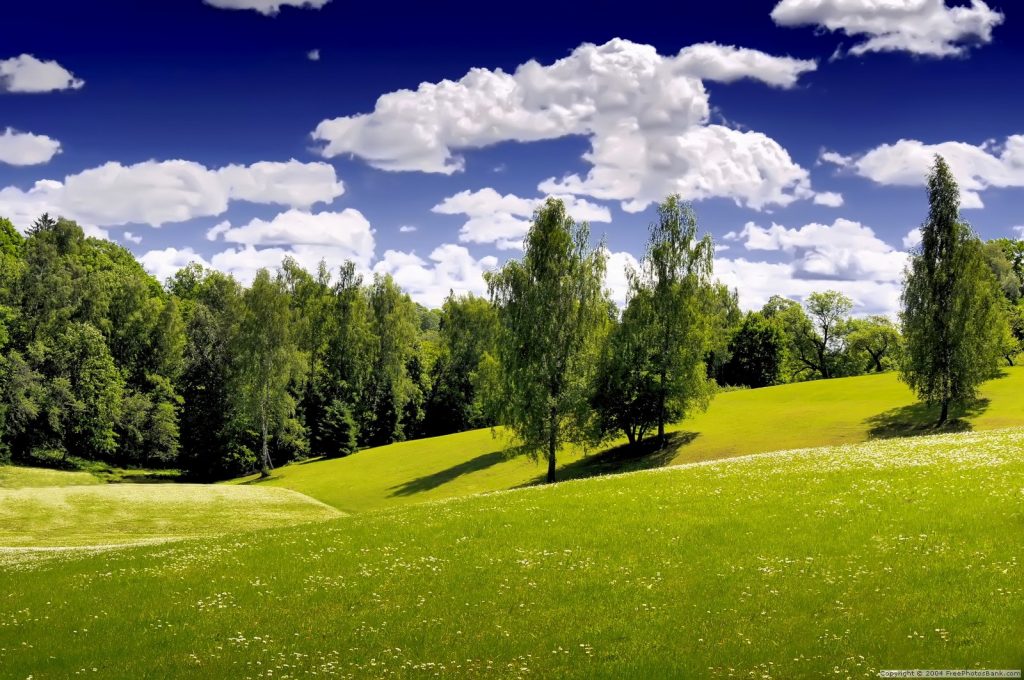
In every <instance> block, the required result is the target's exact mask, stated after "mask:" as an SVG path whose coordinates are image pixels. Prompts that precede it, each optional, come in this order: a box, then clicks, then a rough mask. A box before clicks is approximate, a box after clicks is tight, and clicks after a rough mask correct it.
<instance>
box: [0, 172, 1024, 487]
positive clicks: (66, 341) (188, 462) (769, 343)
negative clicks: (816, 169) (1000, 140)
mask: <svg viewBox="0 0 1024 680" xmlns="http://www.w3.org/2000/svg"><path fill="white" fill-rule="evenodd" d="M929 192H930V197H931V212H930V216H929V218H928V220H927V221H926V223H925V226H924V227H923V229H922V233H923V237H924V238H923V244H922V246H921V248H920V249H918V251H916V252H915V253H914V254H913V255H912V258H911V266H910V269H909V276H908V281H907V286H906V290H905V294H904V313H903V316H902V320H901V321H902V323H901V325H902V327H903V329H904V330H905V332H906V333H907V336H906V340H904V337H903V336H902V335H901V330H900V325H897V323H895V322H894V321H893V320H892V319H889V318H887V317H882V316H870V317H864V318H860V317H856V318H855V317H852V316H851V311H852V309H853V301H852V300H850V299H849V298H848V297H846V296H845V295H843V294H841V293H839V292H836V291H830V290H824V291H821V292H817V293H813V294H811V295H809V296H808V297H807V299H806V300H804V301H803V303H800V302H797V301H794V300H790V299H787V298H785V297H781V296H775V297H772V298H771V299H770V300H768V301H767V303H766V304H765V305H764V306H763V307H762V308H761V309H759V310H755V311H749V312H746V313H743V312H742V311H741V310H740V307H739V304H738V301H737V294H736V291H731V290H729V289H727V288H726V287H725V286H723V285H721V284H720V283H717V282H716V281H715V278H714V272H713V271H712V261H713V255H714V246H713V244H712V242H711V240H710V238H709V237H707V236H702V235H701V233H700V230H699V228H698V224H697V218H696V215H695V213H694V212H693V209H692V208H691V207H690V206H689V205H688V204H686V203H684V202H682V201H680V200H679V199H678V198H676V197H670V198H669V199H667V200H666V201H665V202H664V203H663V204H662V205H661V206H660V207H659V211H658V216H657V220H656V221H655V223H654V224H653V225H652V226H651V230H650V238H649V242H648V246H647V251H646V254H645V256H644V257H643V259H642V261H641V263H640V267H639V269H637V270H636V271H630V272H628V280H629V288H628V294H627V301H626V304H625V306H624V308H623V309H621V310H619V309H616V307H615V305H614V304H613V303H612V302H611V300H610V298H609V296H608V292H607V291H606V290H605V289H604V287H603V281H604V274H605V271H604V270H605V260H604V258H605V250H604V249H603V248H602V247H600V246H599V247H594V246H593V245H592V243H591V239H590V234H589V230H588V228H587V226H586V224H576V223H574V222H573V220H572V219H571V218H570V217H568V215H567V214H566V211H565V207H564V206H563V205H562V203H561V202H559V201H557V200H549V201H548V202H547V203H546V204H545V205H543V206H542V207H541V208H539V209H538V211H537V212H536V214H535V215H534V221H533V226H532V228H531V230H530V232H529V234H528V235H527V237H526V239H525V242H524V256H523V257H522V259H520V260H515V259H513V260H510V261H509V262H508V263H507V264H506V265H505V266H504V267H503V268H502V269H501V270H499V271H496V272H492V273H491V274H489V275H488V286H489V292H490V295H489V297H487V298H482V297H476V296H473V295H464V296H455V295H450V296H449V297H448V299H447V300H445V302H444V304H443V305H442V307H441V308H440V309H427V308H425V307H423V306H421V305H418V304H416V303H414V302H413V301H412V300H411V299H410V297H409V296H408V295H407V294H406V293H404V292H403V291H402V290H401V289H400V288H399V287H398V286H397V285H396V283H395V282H394V281H393V280H392V279H391V278H389V277H387V276H380V275H377V276H374V277H373V278H364V277H363V276H362V275H361V274H360V273H359V272H358V271H357V270H356V267H355V265H354V264H352V263H346V264H345V265H344V266H342V267H340V268H339V269H338V270H337V271H330V270H329V269H328V268H327V267H326V266H325V265H323V264H321V266H320V267H319V268H318V269H317V271H315V272H308V271H306V270H304V269H303V268H302V267H301V266H299V265H298V263H297V262H295V261H294V260H290V259H286V260H285V261H284V262H283V263H282V264H281V266H280V268H279V269H278V270H277V271H276V272H268V271H265V270H264V271H260V272H259V274H258V275H257V276H256V278H255V280H254V281H253V283H252V284H251V285H250V286H248V287H244V286H242V285H241V284H240V283H239V282H238V281H236V280H234V279H233V278H231V277H230V276H228V275H225V274H223V273H220V272H218V271H212V270H208V269H204V268H202V267H200V266H198V265H190V266H188V267H185V268H184V269H182V270H180V271H179V272H177V273H176V274H175V275H174V276H173V277H171V278H170V279H169V280H168V281H166V282H163V283H161V282H158V281H157V280H155V279H154V278H153V277H152V276H150V275H149V274H148V273H147V272H146V271H145V270H144V269H143V268H142V266H141V265H140V264H139V263H138V261H137V260H136V259H135V258H134V257H133V256H132V255H131V253H130V252H129V251H127V250H126V249H124V248H122V247H120V246H118V245H116V244H114V243H112V242H109V241H104V240H98V239H94V238H86V237H85V236H84V234H83V232H82V229H81V228H79V227H78V225H76V224H75V223H74V222H71V221H68V220H65V219H53V218H51V217H49V216H47V215H43V216H42V217H40V218H39V219H38V220H37V221H36V222H35V224H33V225H30V226H29V228H28V229H26V230H25V233H24V235H22V233H21V232H19V231H18V230H17V229H15V227H14V225H13V224H11V223H10V222H9V221H6V220H0V458H2V459H8V460H10V459H13V460H16V461H26V462H28V461H31V462H34V463H37V464H49V465H73V464H75V463H76V461H81V460H83V459H84V460H100V461H106V462H109V463H113V464H117V465H124V466H151V467H178V468H180V469H182V470H183V471H184V472H185V473H186V474H187V475H190V476H192V477H195V478H201V479H218V478H225V477H230V476H234V475H239V474H242V473H246V472H250V471H255V470H261V471H262V472H263V474H269V472H270V471H271V469H272V468H273V466H274V465H280V464H281V463H285V462H288V461H292V460H297V459H302V458H306V457H310V456H342V455H347V454H350V453H352V452H354V451H355V450H357V449H358V448H360V447H366V446H375V445H381V444H387V443H390V442H395V441H400V440H403V439H410V438H416V437H423V436H433V435H441V434H446V433H450V432H456V431H461V430H466V429H471V428H479V427H488V426H495V425H505V426H507V428H506V429H505V430H504V431H505V432H506V433H508V434H509V435H510V439H509V447H510V449H514V450H516V451H519V452H523V453H528V454H531V455H534V456H535V457H537V458H541V459H544V460H546V461H547V462H548V464H549V479H553V477H554V469H555V455H556V451H557V450H558V448H559V447H560V446H561V445H562V444H564V443H567V442H573V443H576V444H580V445H584V446H586V445H590V444H596V443H599V442H602V441H604V440H607V439H609V438H612V437H619V436H624V437H626V438H627V439H628V440H629V441H630V442H636V441H640V440H643V439H644V437H646V436H649V435H651V434H656V435H659V436H664V428H665V425H666V424H667V423H671V422H674V421H676V420H678V419H679V418H681V417H684V416H685V415H686V414H688V413H691V412H693V411H695V410H700V409H703V408H705V407H706V406H707V404H708V403H709V401H710V399H711V397H712V395H713V394H714V391H715V390H716V389H720V388H727V387H764V386H770V385H776V384H780V383H785V382H794V381H803V380H813V379H819V378H834V377H841V376H849V375H856V374H861V373H868V372H880V371H886V370H890V369H895V368H900V369H901V374H902V375H903V376H904V379H905V380H906V381H907V382H908V384H910V385H911V386H912V387H913V388H914V389H915V390H917V392H918V393H919V394H920V395H921V397H922V399H924V400H925V401H928V402H934V403H938V404H941V405H942V406H943V413H945V412H946V409H947V408H948V406H949V403H951V402H955V401H957V400H964V399H969V398H971V397H972V396H973V394H974V388H975V386H976V385H977V383H978V382H979V381H980V380H982V379H984V378H985V377H988V376H991V375H992V374H993V373H994V371H995V370H996V369H997V364H998V363H999V362H1000V361H1005V362H1008V363H1012V362H1013V361H1014V360H1015V357H1016V355H1017V354H1018V353H1019V351H1020V347H1021V341H1022V338H1024V315H1022V313H1021V309H1022V308H1021V293H1022V275H1024V246H1022V244H1021V243H1020V242H1018V241H1012V240H1008V239H997V240H995V241H990V242H988V243H985V244H983V243H982V242H981V241H980V240H979V239H978V238H977V237H976V236H975V235H974V234H973V232H971V231H970V229H969V227H967V226H966V225H965V224H964V223H963V222H962V221H961V220H960V217H959V209H958V202H957V201H958V199H957V189H956V185H955V183H954V182H953V181H952V178H951V177H950V176H949V173H948V168H946V167H945V165H944V164H943V163H942V162H941V160H940V161H938V163H937V165H936V169H935V170H934V172H933V174H932V178H931V183H930V185H929ZM951 300H952V301H954V302H955V303H954V304H949V301H951Z"/></svg>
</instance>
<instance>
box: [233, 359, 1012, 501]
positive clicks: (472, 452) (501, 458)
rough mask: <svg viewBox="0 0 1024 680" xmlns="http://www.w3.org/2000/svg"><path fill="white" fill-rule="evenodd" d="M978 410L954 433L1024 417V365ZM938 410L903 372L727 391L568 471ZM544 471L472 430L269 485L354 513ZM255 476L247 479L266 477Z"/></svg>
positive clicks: (752, 449) (911, 425)
mask: <svg viewBox="0 0 1024 680" xmlns="http://www.w3.org/2000/svg"><path fill="white" fill-rule="evenodd" d="M981 397H982V398H981V400H980V401H979V403H978V404H977V405H976V406H974V407H973V408H970V409H966V410H961V411H958V412H954V413H953V414H952V417H953V420H952V422H950V423H949V425H948V426H947V428H946V431H959V430H970V429H974V430H988V429H996V428H1005V427H1011V426H1020V425H1024V368H1022V367H1011V368H1009V369H1007V370H1006V374H1005V375H1004V377H1002V378H998V379H996V380H992V381H990V382H988V383H986V384H985V385H984V387H983V389H982V394H981ZM937 417H938V411H937V410H934V409H927V408H924V407H922V406H920V405H919V404H917V403H916V400H915V399H914V396H913V394H912V393H911V392H910V390H908V389H907V388H906V386H905V385H903V383H901V382H899V379H898V378H897V376H896V374H895V373H885V374H881V375H868V376H858V377H854V378H839V379H835V380H819V381H814V382H807V383H796V384H790V385H781V386H778V387H769V388H764V389H759V390H741V391H732V392H724V393H722V394H719V395H718V396H717V397H715V399H714V401H713V402H712V404H711V407H710V408H709V409H708V411H707V412H705V413H702V414H699V415H697V416H695V417H693V418H690V419H687V420H685V421H683V422H681V423H678V424H676V425H675V426H673V427H671V428H670V430H671V431H672V432H674V437H673V439H672V442H671V445H670V446H669V447H668V448H667V449H665V450H655V449H652V448H647V449H644V448H640V449H631V450H627V449H625V448H624V447H620V448H614V447H615V445H616V444H622V443H623V442H622V441H619V442H616V443H613V448H612V449H610V450H608V451H605V452H602V453H597V454H596V455H591V456H588V457H583V456H582V455H581V452H580V451H577V450H568V451H564V452H562V454H561V458H560V467H561V470H560V475H561V478H563V479H565V478H576V477H589V476H593V475H597V474H605V473H609V472H622V471H628V470H635V469H643V468H651V467H662V466H665V465H679V464H683V463H690V462H696V461H703V460H715V459H721V458H729V457H734V456H738V455H744V454H750V453H761V452H766V451H779V450H785V449H793V448H802V447H815V446H830V445H836V444H846V443H856V442H863V441H868V440H870V439H873V438H887V437H893V436H900V435H907V434H921V433H927V432H930V431H932V430H931V423H933V422H934V421H935V420H936V419H937ZM542 473H543V469H542V468H541V467H540V466H538V465H537V464H536V463H533V462H531V461H529V460H527V459H524V458H515V459H509V458H507V457H506V456H505V455H504V454H503V452H502V442H501V441H500V440H496V439H494V438H493V437H492V436H491V432H490V430H475V431H472V432H462V433H459V434H453V435H448V436H445V437H435V438H431V439H420V440H416V441H410V442H402V443H399V444H392V445H390V446H382V447H379V448H375V449H367V450H364V451H360V452H358V453H356V454H354V455H351V456H348V457H346V458H339V459H334V460H322V461H309V462H303V463H299V464H293V465H287V466H283V467H281V468H278V469H277V470H276V471H275V472H274V476H273V478H272V479H270V480H267V481H261V482H259V485H260V486H280V487H285V488H289V489H294V490H296V491H299V492H301V493H304V494H307V495H309V496H312V497H313V498H316V499H318V500H321V501H323V502H324V503H327V504H329V505H332V506H334V507H336V508H340V509H342V510H345V511H347V512H361V511H366V510H377V509H382V508H389V507H396V506H402V505H407V504H409V503H414V502H422V501H429V500H438V499H443V498H453V497H458V496H465V495H470V494H475V493H482V492H488V491H498V490H502V489H511V488H515V487H520V486H524V485H529V484H533V483H536V482H538V481H541V480H542V479H543V477H542ZM256 481H257V478H256V477H255V476H252V477H246V478H243V479H241V480H236V483H252V482H256Z"/></svg>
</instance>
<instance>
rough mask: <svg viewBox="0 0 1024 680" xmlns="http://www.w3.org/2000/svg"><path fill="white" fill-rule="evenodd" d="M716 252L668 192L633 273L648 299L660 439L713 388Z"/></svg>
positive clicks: (634, 281)
mask: <svg viewBox="0 0 1024 680" xmlns="http://www.w3.org/2000/svg"><path fill="white" fill-rule="evenodd" d="M713 257H714V245H713V244H712V242H711V238H710V237H709V236H705V237H704V238H702V239H698V238H697V217H696V215H695V214H694V212H693V209H692V207H691V206H690V205H689V204H687V203H683V202H682V201H680V199H679V197H678V196H670V197H669V198H668V199H666V200H665V202H664V203H662V204H661V205H660V206H658V220H657V221H656V222H654V224H652V225H651V229H650V238H649V240H648V243H647V253H646V254H645V256H644V259H643V261H642V262H641V264H640V271H639V272H636V273H635V275H634V276H631V277H630V278H631V282H630V288H631V290H632V291H633V293H634V294H636V293H637V292H639V291H641V290H645V291H647V293H648V295H649V299H650V305H649V307H648V309H649V315H648V318H647V320H646V322H647V323H648V324H650V326H651V333H652V341H653V343H654V344H653V345H652V346H651V347H650V348H649V350H650V359H649V361H650V362H651V370H652V371H653V372H654V374H655V375H656V376H657V387H656V390H657V399H658V418H657V425H658V438H659V439H661V440H664V438H665V424H666V422H667V421H668V420H669V419H670V418H678V417H681V416H682V415H684V414H685V413H686V411H687V410H688V409H689V408H690V407H693V406H700V405H702V404H703V405H706V404H707V401H708V399H709V398H710V393H711V390H712V389H713V384H712V383H711V382H710V381H709V380H708V378H707V369H706V367H705V365H704V357H705V355H706V354H707V351H708V349H709V342H710V333H711V325H712V324H711V320H712V316H711V315H709V313H708V309H707V303H708V301H709V300H710V299H712V295H713V290H712V288H711V266H712V265H711V262H712V258H713Z"/></svg>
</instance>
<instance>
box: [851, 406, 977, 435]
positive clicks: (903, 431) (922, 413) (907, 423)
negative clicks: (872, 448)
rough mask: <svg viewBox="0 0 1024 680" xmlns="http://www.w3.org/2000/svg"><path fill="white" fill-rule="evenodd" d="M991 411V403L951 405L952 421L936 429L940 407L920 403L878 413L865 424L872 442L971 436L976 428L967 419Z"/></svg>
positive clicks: (949, 419) (950, 415) (950, 418)
mask: <svg viewBox="0 0 1024 680" xmlns="http://www.w3.org/2000/svg"><path fill="white" fill-rule="evenodd" d="M988 407H989V400H988V399H977V400H975V401H973V402H970V403H967V404H950V406H949V418H948V419H947V420H946V422H945V423H943V424H942V425H936V423H937V422H938V420H939V411H940V409H939V406H938V405H937V404H935V405H932V406H929V405H927V404H923V403H920V402H918V403H916V404H910V405H909V406H901V407H900V408H894V409H890V410H888V411H885V412H883V413H879V414H878V415H875V416H871V417H870V418H868V419H867V420H865V421H864V422H865V423H867V425H868V426H869V427H870V429H869V430H868V437H869V438H870V439H892V438H895V437H919V436H922V435H928V434H945V433H950V432H969V431H970V430H972V429H974V426H973V425H971V423H970V421H968V420H967V418H973V417H975V416H978V415H981V414H982V413H984V412H985V410H986V409H988Z"/></svg>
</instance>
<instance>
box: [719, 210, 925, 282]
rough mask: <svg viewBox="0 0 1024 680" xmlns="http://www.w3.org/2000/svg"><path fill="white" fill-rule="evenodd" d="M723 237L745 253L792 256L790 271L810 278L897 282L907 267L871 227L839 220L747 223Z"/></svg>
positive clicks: (903, 258)
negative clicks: (800, 223) (795, 223)
mask: <svg viewBox="0 0 1024 680" xmlns="http://www.w3.org/2000/svg"><path fill="white" fill-rule="evenodd" d="M725 238H726V239H728V240H734V241H739V242H741V243H742V244H743V247H744V248H746V249H747V250H762V251H781V252H784V253H787V254H789V255H792V256H793V271H794V272H796V273H798V274H805V275H807V276H810V277H818V278H830V279H842V280H856V279H875V280H884V281H899V280H901V279H902V276H903V268H904V266H906V253H903V252H900V251H897V250H896V249H895V248H893V247H892V246H890V245H889V244H888V243H886V242H885V241H883V240H881V239H880V238H878V237H877V236H876V235H875V232H874V230H872V229H871V227H868V226H865V225H863V224H861V223H859V222H854V221H851V220H846V219H842V218H839V219H837V220H836V221H835V222H833V223H832V224H831V225H829V224H817V223H811V224H807V225H804V226H803V227H800V228H798V229H789V228H786V227H784V226H782V225H780V224H774V223H773V224H772V225H771V226H770V227H767V228H765V227H761V226H758V225H757V224H754V223H753V222H747V224H746V225H745V226H744V227H743V229H742V230H740V232H739V233H736V232H730V233H729V234H726V236H725Z"/></svg>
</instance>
